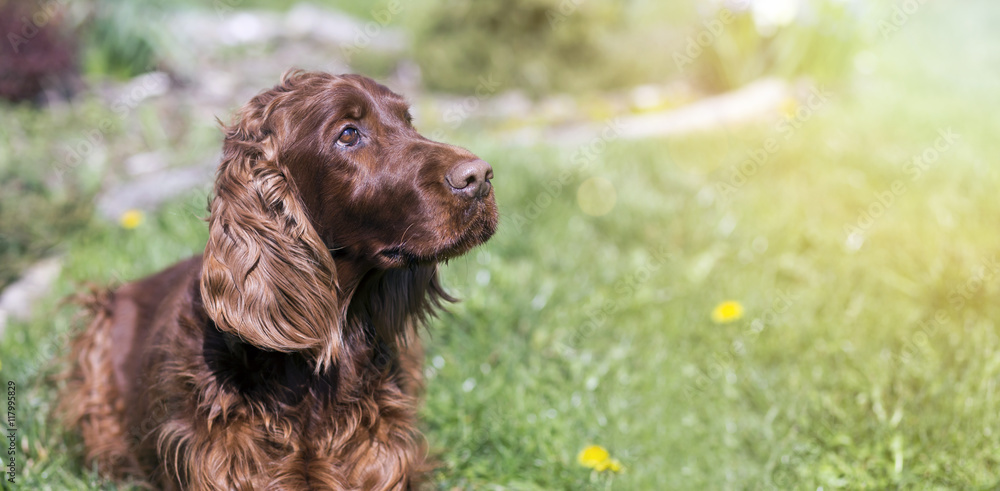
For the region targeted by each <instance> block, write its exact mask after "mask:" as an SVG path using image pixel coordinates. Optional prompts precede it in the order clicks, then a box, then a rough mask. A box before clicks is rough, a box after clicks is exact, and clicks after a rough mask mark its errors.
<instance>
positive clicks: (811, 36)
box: [674, 0, 864, 91]
mask: <svg viewBox="0 0 1000 491" xmlns="http://www.w3.org/2000/svg"><path fill="white" fill-rule="evenodd" d="M861 8H862V7H861V6H859V5H858V4H856V3H852V2H845V1H840V0H798V1H789V2H757V3H751V2H747V1H737V2H723V3H722V4H721V5H720V7H719V8H716V9H709V10H708V11H706V12H705V15H703V18H702V20H701V25H700V26H698V27H699V28H698V30H697V31H695V32H694V33H692V34H691V35H690V36H689V37H688V38H687V39H686V42H685V45H684V47H683V49H682V50H681V51H678V52H675V57H674V61H675V62H676V63H677V64H678V65H679V66H683V65H685V64H687V63H690V64H691V66H692V68H693V72H694V74H695V76H696V78H697V80H698V81H699V82H700V83H701V84H702V85H703V86H705V87H706V88H708V89H710V90H714V91H723V90H731V89H734V88H737V87H740V86H743V85H745V84H747V83H749V82H751V81H753V80H755V79H757V78H760V77H763V76H778V77H783V78H788V79H792V78H796V77H799V76H809V77H811V78H813V79H816V80H818V81H830V80H834V79H836V78H838V77H840V76H841V75H842V74H843V73H844V72H845V71H846V70H847V69H848V68H849V67H850V64H851V61H852V60H853V57H854V54H855V53H857V51H858V50H860V49H861V47H862V46H864V36H863V29H862V22H861V19H862V16H861V15H860V14H861V13H860V9H861Z"/></svg>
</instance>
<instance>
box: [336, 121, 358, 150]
mask: <svg viewBox="0 0 1000 491" xmlns="http://www.w3.org/2000/svg"><path fill="white" fill-rule="evenodd" d="M359 141H361V132H360V131H358V129H357V128H352V127H350V126H348V127H347V128H344V131H341V132H340V136H339V137H337V145H340V146H342V147H352V146H354V145H356V144H357V143H358V142H359Z"/></svg>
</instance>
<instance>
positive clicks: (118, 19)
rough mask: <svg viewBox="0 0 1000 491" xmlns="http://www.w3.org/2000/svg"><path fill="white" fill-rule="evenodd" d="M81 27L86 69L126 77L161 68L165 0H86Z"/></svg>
mask: <svg viewBox="0 0 1000 491" xmlns="http://www.w3.org/2000/svg"><path fill="white" fill-rule="evenodd" d="M85 5H86V14H85V15H86V20H85V21H84V22H83V25H82V26H81V27H82V29H81V31H82V32H81V36H82V38H83V42H84V48H83V51H84V52H83V59H84V64H85V71H86V72H87V73H88V74H90V75H95V76H108V75H110V76H113V77H117V78H129V77H134V76H136V75H139V74H142V73H145V72H149V71H152V70H156V69H158V68H161V67H160V65H161V64H162V62H163V52H164V51H166V50H167V49H169V46H168V45H169V42H168V41H167V40H166V36H165V33H164V32H163V30H162V26H163V24H162V22H161V21H162V20H163V19H165V17H164V16H165V12H167V7H168V5H170V4H169V3H168V2H166V1H165V0H144V1H142V2H134V1H129V0H89V1H88V2H86V4H85Z"/></svg>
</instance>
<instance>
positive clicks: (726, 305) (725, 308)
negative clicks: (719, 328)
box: [712, 300, 743, 324]
mask: <svg viewBox="0 0 1000 491" xmlns="http://www.w3.org/2000/svg"><path fill="white" fill-rule="evenodd" d="M742 318H743V305H742V304H740V303H739V302H737V301H735V300H728V301H725V302H722V303H720V304H719V305H716V306H715V309H713V310H712V321H714V322H715V323H717V324H726V323H729V322H733V321H737V320H740V319H742Z"/></svg>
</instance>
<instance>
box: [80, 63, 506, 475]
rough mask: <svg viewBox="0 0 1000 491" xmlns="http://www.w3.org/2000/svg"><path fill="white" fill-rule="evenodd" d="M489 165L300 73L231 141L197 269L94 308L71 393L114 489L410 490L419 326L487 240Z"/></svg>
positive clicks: (367, 100) (343, 80) (400, 110)
mask: <svg viewBox="0 0 1000 491" xmlns="http://www.w3.org/2000/svg"><path fill="white" fill-rule="evenodd" d="M492 177H493V170H492V169H491V168H490V166H489V164H487V163H486V162H484V161H482V160H480V159H478V158H477V157H476V156H475V155H473V154H471V153H470V152H468V151H466V150H464V149H461V148H458V147H454V146H451V145H445V144H442V143H436V142H432V141H430V140H427V139H425V138H423V137H422V136H421V135H420V134H418V133H417V131H416V130H415V129H414V128H413V126H412V125H411V122H410V116H409V113H408V111H407V104H406V102H405V101H404V100H403V99H402V98H401V97H400V96H398V95H396V94H394V93H393V92H391V91H389V90H388V89H387V88H385V87H383V86H381V85H379V84H377V83H375V82H374V81H372V80H370V79H368V78H365V77H361V76H356V75H344V76H333V75H328V74H323V73H303V72H293V73H291V74H286V76H285V77H283V79H282V81H281V84H280V85H278V86H276V87H274V88H273V89H271V90H268V91H265V92H263V93H261V94H259V95H258V96H256V97H255V98H254V99H253V100H251V101H250V102H249V103H248V104H247V105H246V106H244V107H243V108H242V109H241V110H240V111H239V113H238V116H237V120H236V122H235V124H233V125H232V126H230V127H228V128H226V129H225V143H224V146H223V158H222V163H221V165H220V166H219V170H218V176H217V180H216V185H215V197H214V199H213V200H212V202H211V207H210V208H211V216H210V218H209V229H210V237H209V240H208V245H207V246H206V247H205V254H204V256H202V257H194V258H191V259H188V260H186V261H184V262H181V263H179V264H176V265H174V266H172V267H170V268H169V269H167V270H165V271H163V272H161V273H158V274H156V275H153V276H150V277H148V278H145V279H142V280H139V281H136V282H133V283H129V284H126V285H124V286H122V287H121V288H119V289H118V290H116V291H114V292H109V293H107V295H105V296H104V297H103V298H101V299H99V300H96V301H95V302H94V303H93V309H94V311H95V317H94V320H93V321H92V323H91V324H90V326H89V327H88V329H87V330H86V332H84V333H83V334H82V335H81V336H80V337H79V338H78V339H77V340H76V341H75V343H74V347H73V354H74V366H73V372H72V375H71V377H70V381H69V383H68V384H67V388H66V391H65V393H64V394H63V398H62V405H63V407H64V411H65V412H66V413H67V414H68V416H69V420H70V422H71V424H74V425H78V426H79V427H80V428H81V430H82V433H83V439H84V443H85V446H86V449H87V457H88V459H89V460H91V461H93V462H96V464H97V466H98V468H99V469H100V470H101V472H102V473H104V474H105V475H107V476H109V477H112V478H121V477H124V476H128V475H131V476H139V477H140V478H143V479H147V480H148V481H149V482H150V483H152V484H153V485H155V486H158V487H165V488H183V489H227V490H228V489H365V490H370V489H406V488H408V487H412V486H413V483H414V479H415V478H416V477H417V476H418V475H419V473H420V472H421V471H422V469H423V468H424V459H425V449H424V444H423V440H422V438H421V436H420V434H419V432H418V431H417V430H416V427H415V411H416V407H417V395H418V392H419V389H420V386H421V368H420V365H421V362H422V359H423V356H422V352H421V350H420V348H419V340H418V336H417V334H416V329H417V327H418V326H419V325H420V324H421V323H422V322H423V321H424V320H425V319H426V318H427V316H428V315H430V314H432V313H433V311H434V309H435V308H437V307H439V306H440V303H441V301H442V300H451V299H450V298H449V297H448V296H447V294H445V293H444V291H443V290H442V289H441V287H440V285H439V283H438V278H437V263H438V262H439V261H442V260H446V259H448V258H452V257H455V256H458V255H460V254H462V253H464V252H466V251H468V250H469V249H470V248H472V247H474V246H476V245H478V244H481V243H483V242H484V241H486V240H487V239H488V238H489V237H490V236H491V235H492V234H493V232H494V231H495V230H496V226H497V208H496V203H495V201H494V198H493V192H492V185H491V183H490V179H491V178H492Z"/></svg>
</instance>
